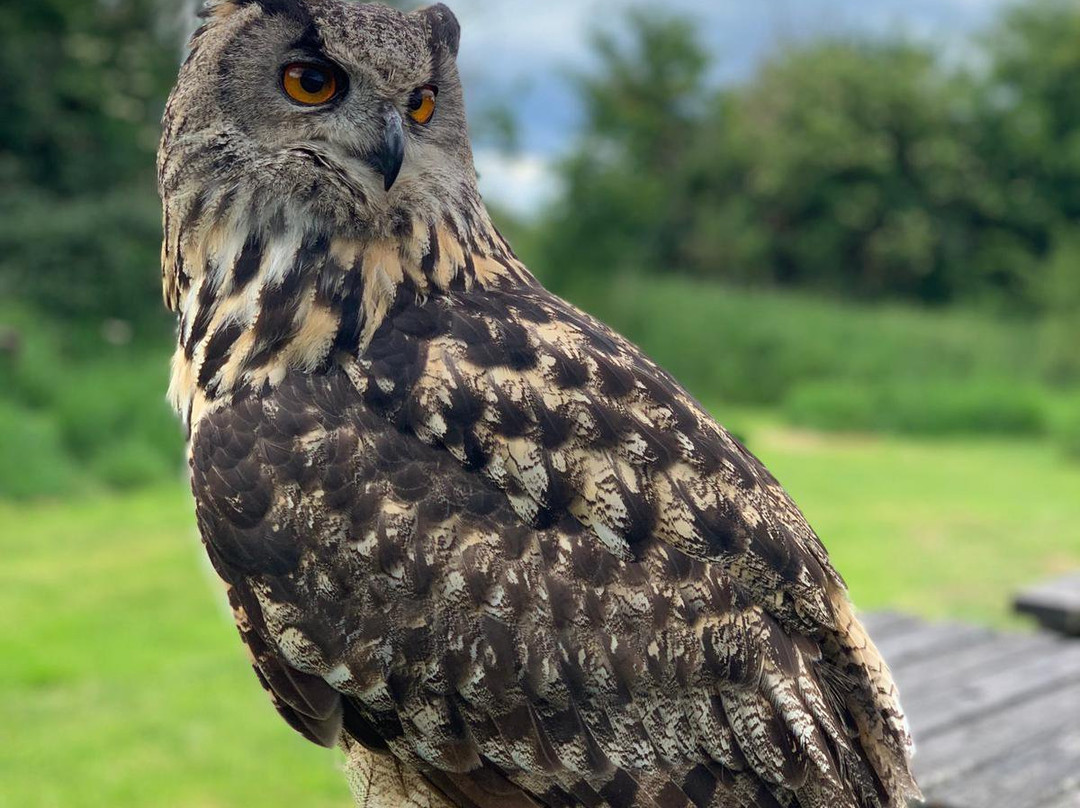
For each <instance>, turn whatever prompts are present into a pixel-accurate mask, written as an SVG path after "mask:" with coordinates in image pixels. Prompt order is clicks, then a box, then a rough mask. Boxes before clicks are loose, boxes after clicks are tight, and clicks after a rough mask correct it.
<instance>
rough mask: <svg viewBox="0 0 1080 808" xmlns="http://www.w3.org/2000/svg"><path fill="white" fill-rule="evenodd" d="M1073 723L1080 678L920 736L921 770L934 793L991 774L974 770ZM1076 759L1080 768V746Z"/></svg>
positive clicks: (1078, 711)
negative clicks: (941, 730)
mask: <svg viewBox="0 0 1080 808" xmlns="http://www.w3.org/2000/svg"><path fill="white" fill-rule="evenodd" d="M1074 726H1080V679H1078V681H1076V682H1073V683H1071V684H1070V685H1068V686H1066V687H1065V688H1063V689H1060V690H1054V691H1051V692H1048V693H1043V694H1041V695H1039V696H1038V697H1036V698H1035V699H1030V700H1025V701H1021V702H1018V703H1016V704H1014V705H1011V706H1010V707H1008V708H1006V709H1004V710H1000V711H997V712H988V713H985V714H983V715H982V716H980V718H979V719H978V720H976V721H971V722H968V723H966V724H959V725H957V726H955V727H952V728H950V729H949V730H948V731H946V732H942V733H939V734H938V735H936V736H934V737H932V738H930V739H929V740H925V741H922V740H920V741H919V742H918V752H917V754H916V756H915V771H916V775H917V776H918V779H919V782H920V783H921V785H922V787H923V789H924V790H925V791H926V793H927V794H930V795H933V794H935V793H937V792H938V791H939V790H941V789H943V788H945V787H946V786H947V785H948V784H949V783H951V782H952V781H956V780H965V781H966V780H968V779H971V778H972V777H975V776H986V777H989V776H990V774H983V775H975V774H973V772H975V771H976V770H981V771H983V772H986V771H987V770H988V769H992V770H996V766H995V763H996V762H997V761H999V760H1007V759H1008V758H1009V757H1010V756H1011V755H1012V754H1013V753H1014V752H1015V751H1016V750H1018V749H1021V748H1026V747H1027V746H1029V745H1033V744H1038V742H1039V741H1040V740H1042V739H1045V738H1047V737H1052V736H1054V735H1056V734H1058V733H1063V732H1065V731H1066V730H1069V729H1071V728H1073V727H1074ZM916 733H917V730H916ZM1074 763H1075V767H1076V769H1077V772H1078V773H1080V750H1078V754H1077V756H1076V758H1075V760H1074Z"/></svg>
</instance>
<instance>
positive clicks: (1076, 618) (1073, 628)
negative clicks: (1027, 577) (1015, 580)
mask: <svg viewBox="0 0 1080 808" xmlns="http://www.w3.org/2000/svg"><path fill="white" fill-rule="evenodd" d="M1014 605H1015V607H1016V611H1018V612H1020V613H1021V614H1026V615H1029V616H1031V617H1034V618H1035V619H1036V620H1038V621H1039V623H1040V625H1042V626H1043V627H1045V628H1047V629H1049V630H1051V631H1057V632H1060V633H1062V634H1068V635H1071V636H1080V573H1075V574H1073V575H1067V576H1065V577H1064V578H1058V579H1056V580H1053V581H1047V582H1046V583H1043V584H1040V585H1038V586H1035V587H1032V588H1031V589H1027V590H1025V591H1023V592H1021V593H1020V594H1019V595H1017V597H1016V601H1015V604H1014Z"/></svg>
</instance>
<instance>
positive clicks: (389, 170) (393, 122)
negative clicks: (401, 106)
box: [368, 107, 405, 191]
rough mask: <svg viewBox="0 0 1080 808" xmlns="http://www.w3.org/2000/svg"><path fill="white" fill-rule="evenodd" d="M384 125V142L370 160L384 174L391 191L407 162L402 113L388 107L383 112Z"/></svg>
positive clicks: (387, 186) (387, 188)
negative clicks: (403, 164)
mask: <svg viewBox="0 0 1080 808" xmlns="http://www.w3.org/2000/svg"><path fill="white" fill-rule="evenodd" d="M383 127H384V128H383V135H382V143H380V144H379V148H378V149H376V150H375V152H374V154H372V155H371V156H370V157H369V158H368V162H369V163H370V164H371V167H372V168H374V169H375V170H376V171H378V172H379V173H380V174H382V175H383V179H384V180H385V182H386V190H387V191H389V190H390V189H391V188H393V187H394V183H395V182H397V178H398V174H400V173H401V164H402V163H403V162H405V129H404V126H403V124H402V121H401V113H400V112H398V111H397V110H396V109H394V108H393V107H387V108H386V111H385V112H384V113H383Z"/></svg>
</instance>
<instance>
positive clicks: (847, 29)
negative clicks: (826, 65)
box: [446, 0, 1010, 216]
mask: <svg viewBox="0 0 1080 808" xmlns="http://www.w3.org/2000/svg"><path fill="white" fill-rule="evenodd" d="M446 2H447V4H448V5H450V7H451V8H452V9H453V10H454V12H455V13H456V14H457V16H458V18H459V20H460V21H461V25H462V43H461V53H460V55H459V64H460V66H461V71H462V76H463V80H464V82H465V85H466V93H467V98H468V101H469V104H470V107H471V109H472V111H473V113H474V115H476V114H482V111H483V110H484V109H485V108H490V107H491V105H493V104H496V103H504V102H507V101H509V102H510V106H511V107H512V108H513V109H514V111H515V112H516V114H517V118H518V125H519V128H520V141H521V142H520V151H519V152H518V153H517V154H514V155H507V154H503V153H500V152H499V151H498V150H497V149H495V148H493V147H491V146H490V145H488V144H484V143H483V142H480V143H478V144H477V149H476V157H477V168H478V170H479V172H480V176H481V187H482V190H483V191H484V194H485V196H486V197H488V198H489V199H491V200H492V201H494V202H497V203H499V204H500V205H502V206H504V207H508V208H509V209H511V210H513V211H515V212H517V213H518V214H520V215H526V216H527V215H529V214H531V213H534V212H535V211H536V210H538V209H539V208H540V207H541V206H542V205H543V204H544V203H545V202H546V201H548V200H549V199H551V198H552V197H553V196H554V195H555V194H557V191H558V184H557V181H556V179H555V174H554V171H553V165H554V164H555V162H556V161H557V160H558V158H559V156H560V155H561V154H563V153H565V151H566V150H567V149H568V148H569V147H570V146H571V145H572V144H573V141H574V136H575V132H576V129H577V122H578V120H579V110H578V106H577V104H576V102H575V98H574V93H573V89H572V84H571V82H570V81H569V80H568V74H570V73H571V72H572V71H581V70H585V71H587V70H589V68H590V66H591V60H590V51H589V37H590V33H591V32H592V31H593V30H595V29H596V28H597V27H605V26H606V27H616V28H617V26H618V23H619V20H620V18H621V16H622V14H623V12H625V11H626V9H628V8H630V7H632V6H634V5H635V4H636V3H635V0H446ZM1007 2H1010V0H665V2H664V3H663V4H661V5H660V6H659V7H660V8H662V9H663V10H665V11H669V12H673V13H679V14H685V15H689V16H690V17H692V18H694V19H696V20H697V21H698V30H699V32H700V36H701V39H702V42H703V43H704V44H705V46H706V47H707V49H708V50H709V52H710V53H712V54H713V56H714V79H715V80H716V81H717V82H737V81H739V80H741V79H744V78H746V77H747V76H748V75H750V74H751V73H752V72H753V70H754V68H755V67H756V66H757V65H758V64H759V63H760V62H761V60H762V59H764V58H766V57H767V56H768V54H769V53H770V52H773V51H774V50H775V49H777V48H782V47H784V46H785V45H790V44H791V43H793V42H800V41H805V40H807V39H811V38H814V37H819V36H826V35H851V34H854V35H888V34H903V35H905V36H909V37H913V38H916V39H920V40H924V41H928V42H931V43H933V44H934V45H935V46H936V47H939V48H941V49H942V52H943V54H945V56H946V57H947V58H953V59H957V60H963V59H965V58H967V57H969V56H970V54H971V52H972V49H971V45H970V42H971V37H972V35H973V34H975V33H976V32H978V31H979V30H980V29H982V28H984V27H985V26H986V25H987V24H988V23H989V22H990V21H991V20H992V19H993V16H994V14H995V12H997V11H998V10H999V9H1000V8H1001V7H1002V6H1004V5H1005V4H1006V3H1007Z"/></svg>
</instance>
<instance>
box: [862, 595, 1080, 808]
mask: <svg viewBox="0 0 1080 808" xmlns="http://www.w3.org/2000/svg"><path fill="white" fill-rule="evenodd" d="M866 623H867V625H868V627H869V628H870V631H871V634H872V635H873V637H874V640H875V642H876V643H877V644H878V647H879V648H880V649H881V651H882V653H883V654H884V655H885V659H886V660H887V661H888V662H889V665H890V666H891V668H892V670H893V673H894V674H895V676H896V680H897V682H898V683H899V686H900V693H901V696H902V698H903V702H904V706H905V708H906V709H907V713H908V717H909V719H910V721H911V727H912V731H913V733H914V735H915V741H916V744H917V747H918V751H917V753H916V756H915V772H916V775H917V776H918V779H919V783H920V785H921V786H922V788H923V791H924V792H925V794H926V797H927V801H926V803H925V805H926V806H927V807H928V808H1080V641H1077V640H1070V639H1068V638H1064V637H1061V636H1057V635H1054V634H1050V633H1048V632H1043V633H1031V634H1024V633H1008V632H998V631H994V630H992V629H988V628H983V627H978V626H971V625H966V624H963V623H956V622H943V623H931V622H926V621H923V620H919V619H917V618H913V617H908V616H905V615H899V614H889V613H886V614H874V615H870V616H868V617H867V618H866Z"/></svg>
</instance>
